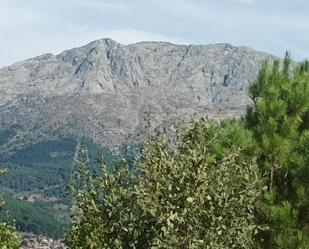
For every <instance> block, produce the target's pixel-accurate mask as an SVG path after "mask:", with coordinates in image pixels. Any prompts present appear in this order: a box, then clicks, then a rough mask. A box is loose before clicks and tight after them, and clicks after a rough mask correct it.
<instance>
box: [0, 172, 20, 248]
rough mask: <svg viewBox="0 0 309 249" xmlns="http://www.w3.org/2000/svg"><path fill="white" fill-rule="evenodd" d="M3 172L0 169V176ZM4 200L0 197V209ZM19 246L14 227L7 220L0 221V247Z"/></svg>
mask: <svg viewBox="0 0 309 249" xmlns="http://www.w3.org/2000/svg"><path fill="white" fill-rule="evenodd" d="M3 173H4V171H3V170H0V176H1V175H2V174H3ZM3 204H4V201H3V199H2V197H0V209H1V208H2V206H3ZM19 246H20V240H19V238H18V236H17V234H16V232H15V229H14V227H13V226H12V225H11V224H9V223H8V222H7V221H4V222H1V221H0V248H2V249H18V248H19Z"/></svg>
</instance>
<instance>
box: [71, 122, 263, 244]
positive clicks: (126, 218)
mask: <svg viewBox="0 0 309 249" xmlns="http://www.w3.org/2000/svg"><path fill="white" fill-rule="evenodd" d="M254 151H255V144H254V141H253V138H252V136H251V133H250V132H249V131H247V130H245V128H244V125H243V124H242V123H237V122H230V123H225V124H223V125H222V126H221V127H220V126H218V125H215V124H211V123H210V122H208V121H207V120H204V119H202V120H199V121H194V122H192V124H191V125H190V127H186V126H180V127H178V128H176V129H175V130H168V131H163V132H162V133H160V132H158V133H157V134H155V135H154V136H152V137H151V138H150V139H149V141H148V143H147V144H146V145H145V146H144V148H143V151H142V155H141V157H140V158H139V159H138V160H137V161H136V163H135V167H134V169H133V170H132V169H131V170H130V169H128V166H127V164H126V163H125V162H122V163H120V165H119V166H118V167H116V168H115V169H113V170H108V169H107V167H106V166H105V165H104V163H102V164H101V169H102V171H101V174H99V175H98V174H94V173H93V172H91V171H90V170H89V167H88V166H87V164H88V159H87V157H86V158H84V159H83V160H81V161H80V163H79V164H80V167H79V169H78V171H77V172H76V174H75V176H74V180H73V183H72V184H71V186H70V193H71V195H72V197H73V208H72V209H73V220H72V226H71V229H70V231H69V232H68V236H67V239H68V242H69V245H70V247H71V248H73V249H74V248H212V249H216V248H218V249H219V248H220V249H222V248H246V249H248V248H257V245H256V244H255V243H254V239H253V234H254V232H255V231H256V226H255V221H254V215H253V214H254V213H253V211H254V210H253V209H254V208H253V205H254V203H255V202H256V200H257V199H258V197H259V191H258V189H259V177H258V174H257V165H256V163H255V161H254V160H253V159H252V156H251V155H252V154H253V153H254Z"/></svg>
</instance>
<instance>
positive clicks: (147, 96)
mask: <svg viewBox="0 0 309 249" xmlns="http://www.w3.org/2000/svg"><path fill="white" fill-rule="evenodd" d="M265 59H270V60H273V59H274V57H273V56H271V55H268V54H265V53H261V52H257V51H254V50H253V49H250V48H246V47H234V46H231V45H229V44H216V45H189V46H186V45H174V44H170V43H164V42H141V43H136V44H131V45H127V46H125V45H121V44H119V43H117V42H115V41H113V40H110V39H102V40H97V41H94V42H91V43H89V44H88V45H86V46H83V47H80V48H74V49H71V50H67V51H64V52H63V53H61V54H59V55H52V54H45V55H41V56H38V57H35V58H32V59H29V60H26V61H23V62H19V63H16V64H13V65H11V66H9V67H5V68H2V69H0V129H1V130H10V129H11V128H10V127H13V128H14V132H13V133H12V134H13V135H10V136H7V137H6V138H5V141H4V140H3V141H2V144H1V143H0V146H1V147H0V148H1V150H2V152H5V151H6V152H8V151H10V150H12V149H13V148H14V149H16V146H17V145H20V146H22V144H25V143H29V142H31V141H37V140H42V139H45V138H47V137H50V136H57V134H61V135H74V136H87V137H91V138H92V139H93V140H94V141H95V142H97V143H99V144H101V145H103V146H106V147H108V148H111V149H115V148H117V147H118V146H119V145H121V144H122V143H124V142H126V140H127V139H128V138H129V137H134V136H135V135H137V134H138V133H139V132H140V131H141V127H142V126H143V119H144V113H145V111H150V113H152V114H155V116H156V119H157V120H159V121H158V122H160V119H162V118H163V117H164V115H165V114H167V113H169V115H170V116H172V117H179V116H180V115H181V116H196V115H197V116H198V115H207V116H210V117H215V118H228V117H239V116H241V115H242V114H243V113H244V111H245V109H246V106H247V105H248V104H250V99H249V98H248V96H247V90H248V86H249V85H250V83H251V82H252V81H253V80H254V79H255V78H256V76H257V73H258V70H259V68H260V66H261V63H262V61H264V60H265ZM17 147H18V146H17Z"/></svg>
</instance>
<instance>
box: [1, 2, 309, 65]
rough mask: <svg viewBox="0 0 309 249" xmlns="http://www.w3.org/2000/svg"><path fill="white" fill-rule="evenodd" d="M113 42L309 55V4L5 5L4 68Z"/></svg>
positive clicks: (2, 53)
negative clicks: (226, 45)
mask: <svg viewBox="0 0 309 249" xmlns="http://www.w3.org/2000/svg"><path fill="white" fill-rule="evenodd" d="M102 38H112V39H113V40H116V41H118V42H120V43H122V44H129V43H134V42H139V41H168V42H173V43H177V44H211V43H230V44H232V45H243V46H248V47H252V48H254V49H256V50H259V51H265V52H268V53H271V54H274V55H277V56H281V57H282V56H283V55H284V53H285V51H287V50H288V51H290V52H291V53H292V57H293V59H295V60H303V59H307V58H309V0H0V67H3V66H8V65H10V64H12V63H15V62H18V61H20V60H24V59H27V58H30V57H34V56H37V55H40V54H44V53H53V54H58V53H60V52H62V51H63V50H66V49H70V48H73V47H78V46H82V45H85V44H87V43H89V42H91V41H93V40H97V39H102Z"/></svg>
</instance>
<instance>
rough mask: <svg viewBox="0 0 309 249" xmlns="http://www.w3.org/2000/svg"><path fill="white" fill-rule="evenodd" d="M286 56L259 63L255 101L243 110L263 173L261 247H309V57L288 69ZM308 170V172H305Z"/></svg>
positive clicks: (252, 94)
mask: <svg viewBox="0 0 309 249" xmlns="http://www.w3.org/2000/svg"><path fill="white" fill-rule="evenodd" d="M290 64H291V60H290V56H289V54H287V55H286V57H285V59H284V62H283V65H280V63H279V61H275V62H274V63H273V66H272V68H269V67H268V65H267V63H264V65H263V66H262V68H261V70H260V73H259V76H258V78H257V80H256V82H255V83H254V84H253V85H252V86H251V88H250V97H251V99H252V100H253V102H254V106H253V107H252V108H249V110H248V113H247V117H246V120H247V123H248V128H249V129H250V130H252V131H253V133H254V137H255V139H256V141H257V145H258V150H257V156H258V164H259V167H260V170H261V172H262V174H265V176H266V177H265V184H266V185H268V190H267V191H266V192H265V195H264V201H263V202H261V203H260V206H259V209H260V212H261V217H260V218H261V220H262V222H265V223H267V224H268V226H269V230H268V231H267V232H263V233H262V235H261V236H262V240H263V241H264V242H263V244H264V246H265V248H273V247H275V248H286V249H289V248H291V249H292V248H293V249H294V248H304V249H305V248H308V246H309V239H308V237H309V235H308V223H309V220H308V210H309V206H308V204H309V202H308V200H309V192H308V172H309V171H308V167H309V164H308V156H309V154H308V145H309V144H308V132H309V130H308V128H309V123H308V121H309V119H308V115H309V77H308V73H306V71H308V62H305V63H302V64H300V65H299V66H298V67H297V68H296V70H295V73H294V74H293V75H292V74H291V67H290ZM306 174H307V175H306Z"/></svg>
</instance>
